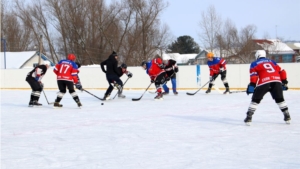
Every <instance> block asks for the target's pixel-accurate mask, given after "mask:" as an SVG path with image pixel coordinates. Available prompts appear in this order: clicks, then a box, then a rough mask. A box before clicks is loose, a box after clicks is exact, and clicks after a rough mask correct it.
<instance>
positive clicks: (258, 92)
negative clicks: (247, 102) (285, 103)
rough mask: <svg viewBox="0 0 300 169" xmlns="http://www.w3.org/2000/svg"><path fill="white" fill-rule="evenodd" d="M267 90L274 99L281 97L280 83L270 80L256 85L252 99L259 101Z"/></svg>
mask: <svg viewBox="0 0 300 169" xmlns="http://www.w3.org/2000/svg"><path fill="white" fill-rule="evenodd" d="M268 92H270V94H271V95H272V98H273V99H275V100H279V99H283V90H282V84H281V83H280V82H271V83H266V84H264V85H261V86H258V87H256V88H255V90H254V93H253V96H252V101H254V102H257V101H258V103H259V102H260V101H261V100H262V99H263V97H264V95H265V94H266V93H268ZM283 100H284V99H283Z"/></svg>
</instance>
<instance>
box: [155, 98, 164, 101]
mask: <svg viewBox="0 0 300 169" xmlns="http://www.w3.org/2000/svg"><path fill="white" fill-rule="evenodd" d="M161 100H164V99H163V98H159V99H154V101H161Z"/></svg>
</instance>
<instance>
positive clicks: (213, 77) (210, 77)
mask: <svg viewBox="0 0 300 169" xmlns="http://www.w3.org/2000/svg"><path fill="white" fill-rule="evenodd" d="M218 75H219V74H215V75H213V76H209V82H213V81H215V79H216V78H217V77H218Z"/></svg>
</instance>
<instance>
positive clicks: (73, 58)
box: [68, 53, 76, 61]
mask: <svg viewBox="0 0 300 169" xmlns="http://www.w3.org/2000/svg"><path fill="white" fill-rule="evenodd" d="M68 60H72V61H74V60H76V56H75V55H74V54H72V53H70V54H68Z"/></svg>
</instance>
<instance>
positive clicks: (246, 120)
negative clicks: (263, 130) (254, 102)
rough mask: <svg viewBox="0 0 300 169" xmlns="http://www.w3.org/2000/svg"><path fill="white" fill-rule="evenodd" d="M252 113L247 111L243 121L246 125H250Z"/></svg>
mask: <svg viewBox="0 0 300 169" xmlns="http://www.w3.org/2000/svg"><path fill="white" fill-rule="evenodd" d="M253 114H254V113H252V112H247V117H246V118H245V120H244V122H245V123H246V125H247V126H250V125H251V122H252V115H253Z"/></svg>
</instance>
